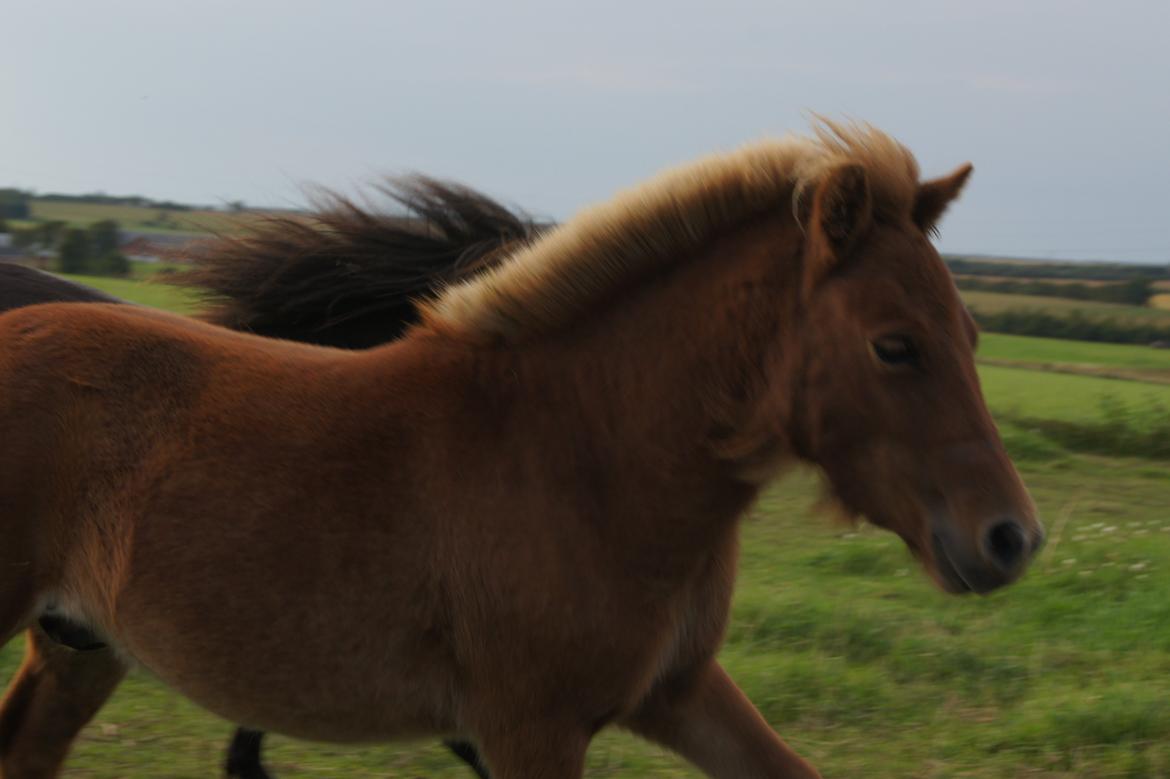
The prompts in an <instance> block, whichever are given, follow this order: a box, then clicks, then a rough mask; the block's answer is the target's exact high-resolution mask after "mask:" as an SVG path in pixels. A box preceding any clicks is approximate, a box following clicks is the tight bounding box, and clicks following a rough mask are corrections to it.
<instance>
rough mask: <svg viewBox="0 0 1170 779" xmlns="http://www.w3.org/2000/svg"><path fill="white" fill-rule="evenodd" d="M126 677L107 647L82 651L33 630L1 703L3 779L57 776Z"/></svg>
mask: <svg viewBox="0 0 1170 779" xmlns="http://www.w3.org/2000/svg"><path fill="white" fill-rule="evenodd" d="M125 675H126V666H125V664H124V663H123V662H122V661H121V660H119V659H118V657H117V656H116V655H115V653H114V651H113V650H112V649H110V648H108V647H102V648H98V649H88V650H84V651H77V650H74V649H70V648H68V647H66V646H63V645H61V644H58V643H56V642H55V641H53V640H52V639H51V638H49V636H48V635H47V634H46V633H45V632H44V631H43V630H42V629H41V628H40V626H39V625H34V626H33V627H31V628H29V630H28V633H27V644H26V648H25V655H24V663H23V665H21V667H20V670H19V671H17V673H16V676H15V678H14V679H13V681H12V683H11V684H10V685H9V688H8V693H7V694H6V695H5V696H4V700H3V703H0V779H51V777H55V776H57V774H58V772H59V771H60V768H61V764H62V763H63V762H64V761H65V756H66V754H67V753H68V752H69V747H70V746H71V745H72V744H73V739H74V738H75V737H76V736H77V734H78V732H79V731H80V730H81V729H82V728H83V727H84V726H85V724H86V723H87V722H89V721H90V719H92V718H93V716H94V715H95V714H96V713H97V711H98V709H100V708H101V707H102V704H104V703H105V702H106V700H107V699H108V698H109V697H110V695H111V694H112V693H113V692H114V689H115V688H116V687H117V686H118V683H119V682H120V681H122V677H124V676H125Z"/></svg>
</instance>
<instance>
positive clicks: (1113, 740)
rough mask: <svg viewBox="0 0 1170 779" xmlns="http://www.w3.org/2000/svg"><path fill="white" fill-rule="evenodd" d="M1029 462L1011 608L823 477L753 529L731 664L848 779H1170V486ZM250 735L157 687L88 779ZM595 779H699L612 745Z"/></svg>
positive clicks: (211, 755) (1148, 467)
mask: <svg viewBox="0 0 1170 779" xmlns="http://www.w3.org/2000/svg"><path fill="white" fill-rule="evenodd" d="M104 283H105V282H103V285H104ZM149 286H152V285H146V286H131V287H129V288H125V289H123V290H122V291H121V292H115V294H126V295H135V294H138V293H142V292H144V291H146V290H147V289H148V287H149ZM106 288H107V289H109V287H106ZM111 291H114V290H111ZM150 294H152V295H153V294H155V291H154V290H153V289H152V290H151V292H150ZM139 300H140V301H141V302H148V301H147V300H145V299H142V298H139ZM180 303H181V304H182V305H185V306H189V305H190V301H189V300H187V299H183V300H181V301H180ZM1082 347H1084V348H1082ZM1150 351H1151V352H1152V350H1150ZM981 354H984V355H993V356H996V357H997V358H999V359H1019V360H1021V361H1027V362H1044V361H1050V362H1065V361H1087V362H1084V364H1088V365H1113V366H1115V367H1116V366H1121V367H1127V366H1128V367H1134V368H1139V367H1140V368H1142V369H1155V370H1161V369H1163V368H1164V367H1165V366H1164V364H1163V363H1162V362H1160V360H1162V354H1164V353H1156V352H1153V356H1151V355H1147V354H1146V353H1145V352H1139V351H1129V350H1127V349H1126V348H1122V347H1112V346H1100V345H1096V344H1067V343H1064V342H1054V343H1048V342H1046V339H1018V338H1013V337H999V336H993V335H984V337H983V351H981ZM1050 358H1052V359H1050ZM1057 358H1059V359H1057ZM1147 360H1149V361H1152V362H1147ZM981 374H982V376H983V380H984V384H985V391H986V394H987V397H988V399H989V402H990V404H991V406H992V407H993V409H994V410H996V411H997V412H998V413H1000V414H1001V415H1007V414H1009V413H1023V414H1025V415H1040V416H1050V417H1054V418H1061V419H1067V420H1072V421H1077V420H1083V419H1086V418H1091V417H1092V415H1094V414H1096V413H1098V412H1097V410H1096V409H1097V406H1098V398H1099V397H1100V396H1101V394H1102V393H1108V394H1120V395H1123V396H1124V397H1125V398H1126V399H1127V401H1132V402H1134V403H1143V402H1145V400H1144V399H1145V398H1146V397H1155V398H1161V399H1163V400H1170V387H1167V386H1165V385H1154V384H1146V383H1142V382H1136V381H1115V380H1108V379H1102V378H1096V377H1084V376H1070V375H1064V374H1058V373H1050V372H1041V371H1035V370H1021V369H1017V368H1005V367H999V366H984V367H983V368H981ZM1006 432H1008V433H1009V434H1014V433H1015V432H1017V431H1014V429H1013V428H1012V426H1011V425H1007V426H1006ZM1008 438H1009V444H1010V442H1011V441H1012V440H1013V438H1012V435H1009V436H1008ZM1017 454H1019V455H1020V457H1019V460H1018V462H1019V463H1020V465H1021V470H1022V472H1023V474H1024V477H1025V480H1026V481H1027V483H1028V485H1029V488H1030V489H1031V491H1032V493H1033V496H1034V497H1035V499H1036V502H1037V505H1038V506H1039V508H1040V510H1041V513H1042V515H1043V516H1044V517H1045V521H1046V523H1047V525H1048V530H1049V543H1048V545H1047V547H1046V548H1045V550H1044V551H1043V553H1042V554H1041V556H1040V558H1039V559H1038V561H1037V562H1036V564H1035V565H1034V567H1033V570H1032V571H1031V572H1030V573H1029V575H1028V577H1027V578H1026V579H1025V580H1024V581H1023V582H1021V583H1020V584H1018V585H1017V586H1015V587H1012V588H1010V589H1008V590H1006V591H1004V592H1000V593H996V594H994V595H992V596H990V597H986V598H974V597H971V598H955V597H951V596H947V595H944V594H942V593H940V592H938V591H936V590H935V589H933V588H932V586H931V585H930V584H928V582H927V581H926V580H925V578H924V576H923V575H922V574H921V573H920V572H919V570H918V567H917V565H916V564H915V563H913V562H912V561H911V560H910V559H909V556H908V554H907V553H906V552H905V550H904V548H903V547H902V545H901V542H899V541H898V540H897V539H895V538H893V537H892V536H890V535H889V534H887V533H883V532H880V531H877V530H874V529H867V528H860V529H853V528H849V527H843V526H840V525H834V524H832V523H830V522H828V521H827V520H825V519H824V518H821V517H819V516H810V514H809V507H810V506H811V505H812V504H813V503H814V502H815V499H816V496H817V492H818V486H817V482H816V479H815V478H814V477H812V476H811V475H810V474H807V473H797V474H795V475H793V476H791V477H790V478H789V479H787V480H786V481H785V482H784V483H782V484H781V485H780V486H779V487H777V488H775V489H773V490H772V491H770V492H769V493H768V494H767V495H766V497H765V498H764V499H763V500H762V501H761V503H760V505H759V506H758V508H757V510H756V511H755V512H754V516H753V517H752V518H751V519H750V520H749V521H748V522H747V523H746V525H745V527H744V542H743V559H742V569H741V577H740V584H739V588H738V592H737V595H736V601H735V612H734V621H733V624H732V627H731V630H730V634H729V637H728V642H727V645H726V648H725V649H724V651H723V653H722V659H723V662H724V663H725V665H726V666H727V667H728V669H729V670H730V672H731V673H732V675H733V676H734V677H735V678H736V679H737V680H738V681H739V682H740V684H741V685H742V686H743V687H744V689H745V690H746V691H747V693H748V694H749V696H750V697H751V698H752V699H753V700H754V701H755V702H756V704H757V705H758V706H759V707H760V709H761V711H762V712H763V713H764V715H765V717H767V719H768V720H769V722H771V723H772V725H773V726H774V727H775V728H776V729H777V730H778V731H779V732H780V733H782V734H783V735H784V736H785V737H786V738H787V739H788V740H789V741H790V742H791V743H792V744H793V745H794V746H795V747H796V748H797V749H799V750H800V751H801V752H802V753H803V754H805V755H806V756H808V757H809V758H810V759H811V760H812V761H813V762H814V763H815V764H817V765H818V767H819V768H820V769H821V770H822V772H823V773H824V775H825V776H826V777H866V779H893V778H894V777H898V778H899V779H908V778H921V779H928V778H929V779H943V778H944V777H945V778H950V777H956V778H957V777H966V778H968V779H992V778H995V779H1009V778H1010V779H1016V778H1018V777H1034V778H1036V779H1058V778H1059V779H1071V778H1072V777H1166V776H1170V703H1168V702H1170V597H1168V595H1167V593H1170V511H1168V506H1170V466H1167V464H1166V463H1165V462H1158V461H1152V460H1142V459H1134V458H1125V457H1112V458H1105V457H1098V456H1089V455H1083V454H1072V453H1067V452H1061V453H1060V454H1059V456H1055V457H1049V456H1045V457H1031V456H1029V452H1028V451H1024V450H1021V451H1019V452H1017ZM19 653H20V648H19V647H18V646H16V645H12V646H9V647H7V648H5V649H4V650H3V651H2V652H0V667H2V668H3V669H5V670H8V671H11V670H12V669H13V668H14V667H15V664H16V663H17V662H18V659H19ZM229 731H230V725H229V724H228V723H225V722H222V721H220V720H218V719H216V718H214V717H212V716H210V715H208V714H206V713H204V712H202V711H200V710H198V709H197V708H195V707H194V706H192V705H190V704H188V703H186V702H184V701H182V700H180V699H179V698H178V697H177V696H176V695H173V694H171V693H170V692H168V691H166V690H165V689H164V688H162V687H161V685H159V684H158V683H156V682H155V681H153V680H152V679H150V678H149V676H148V675H146V674H145V673H142V672H139V673H136V674H135V675H133V676H132V678H131V679H130V680H129V681H128V682H127V683H126V684H125V685H124V687H123V688H122V689H121V690H120V691H119V693H118V694H117V695H116V696H115V699H114V700H113V701H112V703H111V705H110V706H108V707H107V708H106V709H105V710H103V712H102V713H101V714H100V715H99V717H98V719H97V721H96V722H94V723H93V724H92V725H91V726H90V728H88V729H87V731H86V732H85V734H84V736H83V738H82V740H81V742H80V743H79V745H78V747H77V749H76V752H75V754H74V756H73V758H72V760H71V762H70V764H69V768H70V772H69V776H75V777H88V778H90V779H99V778H100V779H114V778H115V777H140V776H167V777H177V778H180V779H182V778H187V777H190V778H191V779H194V777H207V776H215V775H218V771H219V765H220V761H221V759H222V756H223V747H224V745H225V743H226V738H227V736H228V733H229ZM271 746H272V748H271V750H270V752H269V760H270V764H271V767H272V768H274V769H275V772H276V774H277V775H278V776H279V777H284V778H285V779H294V778H296V777H305V778H307V777H325V776H347V777H373V776H392V777H420V776H425V777H467V776H470V774H469V773H468V772H466V771H465V770H464V769H463V768H461V767H460V766H458V765H457V764H456V763H455V762H454V761H453V759H452V758H450V757H448V756H447V755H446V754H445V753H444V752H443V751H442V750H441V749H440V748H438V747H437V746H434V745H431V744H417V745H409V744H408V745H403V746H395V747H385V746H379V747H337V746H332V745H320V744H307V743H301V742H294V741H291V740H288V739H283V738H274V739H273V740H272V743H271ZM588 775H589V776H596V777H601V776H655V777H681V776H696V775H697V774H696V773H695V772H693V771H691V770H690V769H688V768H687V767H685V766H684V765H683V764H682V763H681V762H680V761H678V760H676V759H675V758H673V757H671V756H669V755H667V754H665V753H663V752H662V751H660V750H658V749H656V748H654V747H651V746H648V745H646V744H643V743H641V742H639V741H636V740H634V739H632V738H630V737H628V736H624V735H622V734H620V733H612V732H606V733H604V734H603V735H602V736H601V737H599V738H598V740H597V741H596V742H595V744H594V746H593V748H592V750H591V752H590V761H589V772H588Z"/></svg>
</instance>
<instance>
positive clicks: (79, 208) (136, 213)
mask: <svg viewBox="0 0 1170 779" xmlns="http://www.w3.org/2000/svg"><path fill="white" fill-rule="evenodd" d="M30 210H31V216H32V217H33V218H34V219H37V220H41V221H54V220H59V221H62V222H69V223H70V224H72V225H77V226H80V227H84V226H86V225H89V224H92V223H93V222H98V221H101V220H103V219H113V220H114V221H116V222H118V224H119V225H121V227H122V229H123V230H134V231H140V232H160V233H172V232H177V233H206V232H223V231H231V230H233V229H237V228H238V224H239V216H238V215H234V214H229V213H225V212H222V211H201V210H190V211H183V210H173V209H161V208H145V207H141V206H126V205H111V204H106V203H83V202H79V201H58V200H35V199H34V200H33V201H32V203H31V208H30Z"/></svg>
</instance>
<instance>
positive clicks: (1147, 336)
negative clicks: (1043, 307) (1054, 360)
mask: <svg viewBox="0 0 1170 779" xmlns="http://www.w3.org/2000/svg"><path fill="white" fill-rule="evenodd" d="M971 315H972V316H973V317H974V318H975V321H976V322H977V323H979V326H980V327H981V328H983V329H984V330H987V331H989V332H993V333H1006V334H1008V335H1035V336H1041V337H1044V338H1064V339H1068V340H1072V341H1102V342H1105V343H1117V344H1155V343H1158V344H1167V345H1170V326H1167V325H1165V324H1162V323H1147V322H1143V321H1141V320H1138V319H1115V318H1113V317H1095V316H1094V317H1090V316H1086V315H1085V314H1084V313H1083V312H1081V311H1070V312H1069V313H1067V314H1063V315H1056V314H1052V313H1049V312H1047V311H1039V310H1034V309H1008V310H1005V311H995V312H987V311H980V310H979V309H978V308H977V307H973V308H972V309H971Z"/></svg>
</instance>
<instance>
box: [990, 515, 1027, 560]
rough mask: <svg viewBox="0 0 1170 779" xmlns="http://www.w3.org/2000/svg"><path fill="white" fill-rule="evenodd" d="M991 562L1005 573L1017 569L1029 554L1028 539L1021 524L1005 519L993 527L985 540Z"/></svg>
mask: <svg viewBox="0 0 1170 779" xmlns="http://www.w3.org/2000/svg"><path fill="white" fill-rule="evenodd" d="M984 549H986V551H987V556H988V557H990V558H991V561H992V562H993V563H995V564H996V565H997V566H999V567H1000V568H1002V569H1003V570H1005V571H1010V570H1012V569H1014V568H1016V567H1017V566H1018V565H1019V564H1020V563H1021V562H1023V560H1024V558H1025V556H1026V555H1027V553H1028V538H1027V536H1026V535H1025V534H1024V529H1023V528H1022V527H1020V523H1019V522H1016V521H1015V520H1014V519H1005V520H1002V521H1000V522H997V523H995V524H994V525H992V527H991V529H990V530H988V531H987V537H986V538H985V540H984Z"/></svg>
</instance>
